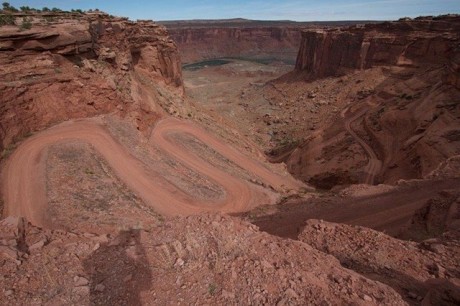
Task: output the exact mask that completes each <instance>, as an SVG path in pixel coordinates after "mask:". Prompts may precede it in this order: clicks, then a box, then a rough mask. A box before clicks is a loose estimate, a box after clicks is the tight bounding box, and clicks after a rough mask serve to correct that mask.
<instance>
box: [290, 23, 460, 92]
mask: <svg viewBox="0 0 460 306" xmlns="http://www.w3.org/2000/svg"><path fill="white" fill-rule="evenodd" d="M459 32H460V17H459V16H456V15H453V16H445V17H439V18H417V19H415V20H401V21H397V22H386V23H382V24H367V25H362V26H353V27H348V28H338V29H330V30H313V31H304V32H303V33H302V42H301V45H300V50H299V53H298V57H297V63H296V70H297V71H305V72H306V73H308V75H309V76H310V77H311V78H321V77H328V76H335V75H340V74H345V73H347V72H349V71H351V70H356V69H366V68H371V67H375V66H384V65H385V66H392V65H398V66H406V67H413V66H417V65H418V64H419V63H436V64H440V63H445V64H448V63H449V62H450V60H451V59H452V58H453V55H455V54H456V53H457V52H458V48H459V46H458V40H459V34H458V33H459ZM452 71H453V73H455V72H456V71H457V72H458V63H457V64H455V63H452ZM457 81H458V78H452V82H453V83H456V82H457Z"/></svg>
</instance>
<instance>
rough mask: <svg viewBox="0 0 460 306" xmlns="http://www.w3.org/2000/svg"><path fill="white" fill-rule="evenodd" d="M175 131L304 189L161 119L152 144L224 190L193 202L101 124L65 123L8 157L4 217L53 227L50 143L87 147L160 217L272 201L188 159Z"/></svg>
mask: <svg viewBox="0 0 460 306" xmlns="http://www.w3.org/2000/svg"><path fill="white" fill-rule="evenodd" d="M173 133H188V134H190V135H193V136H194V137H196V138H198V139H199V140H201V141H202V142H203V143H205V144H206V145H208V146H210V147H211V148H212V149H214V150H215V151H217V152H218V153H220V154H221V155H223V156H224V157H226V158H227V159H229V160H231V161H232V162H234V163H236V164H237V165H239V166H240V167H242V168H244V169H246V170H247V171H248V172H250V173H253V174H254V175H256V176H257V177H259V179H260V180H262V181H263V182H264V183H266V184H267V185H270V186H272V187H273V188H274V189H276V190H281V189H283V188H291V189H296V188H299V187H301V186H303V184H302V183H300V182H298V181H296V180H294V179H292V178H288V177H282V176H279V175H277V174H274V173H272V172H270V171H269V170H268V169H267V168H265V167H264V166H263V165H262V164H261V163H259V162H257V161H255V160H253V159H250V158H248V157H247V156H245V155H243V154H242V153H240V152H238V151H237V150H235V149H234V148H232V147H230V146H228V145H227V144H225V143H224V142H222V141H221V140H219V139H218V138H216V137H214V136H212V135H210V134H209V133H207V132H206V131H204V130H203V129H201V128H199V127H198V126H196V125H194V124H192V123H189V122H184V121H179V120H177V119H173V118H167V119H164V120H162V121H160V122H159V123H158V124H157V126H156V127H155V129H154V131H153V133H152V136H151V138H150V141H151V142H152V143H155V145H156V146H157V147H159V148H160V149H162V150H164V151H165V152H167V153H168V154H170V155H171V156H173V157H174V158H176V159H178V160H179V161H181V162H182V163H184V164H185V165H186V166H188V167H190V168H192V169H193V170H195V171H197V172H199V173H201V174H203V175H205V176H208V177H209V178H210V179H211V180H213V181H214V182H216V183H217V184H219V185H221V186H222V187H223V188H224V190H225V194H226V196H225V198H224V199H222V200H219V201H214V202H212V201H209V202H204V201H202V200H197V199H195V198H194V197H193V195H189V194H186V193H185V192H184V191H182V190H181V189H179V188H178V187H176V186H175V185H173V184H172V183H170V182H169V181H167V180H166V179H164V178H163V177H162V176H161V175H160V174H159V173H155V172H153V171H147V170H146V167H145V165H144V164H142V162H140V161H139V160H138V159H136V158H135V157H133V156H132V155H131V154H130V153H129V151H128V150H127V149H126V148H124V147H123V146H121V145H120V144H119V143H118V142H117V141H116V140H114V139H113V138H112V136H111V135H110V134H109V133H108V132H107V131H106V130H105V128H104V127H103V126H102V125H101V124H100V123H98V122H96V121H95V120H92V119H84V120H78V121H69V122H65V123H62V124H59V125H57V126H55V127H52V128H50V129H48V130H46V131H43V132H41V133H39V134H37V135H35V136H33V137H31V138H30V139H28V140H26V141H25V142H24V143H22V144H21V145H20V146H19V147H18V148H17V149H16V151H15V152H14V153H13V154H12V155H11V157H10V158H9V160H8V161H7V163H6V165H5V167H4V169H3V171H2V185H3V186H2V191H3V197H4V202H5V215H16V216H24V217H26V218H27V219H28V220H29V221H31V222H32V223H33V224H35V225H38V226H50V225H51V224H50V222H49V220H48V218H47V215H46V209H47V205H48V204H47V197H46V179H45V166H46V155H47V153H46V152H47V148H48V147H49V146H50V145H53V144H56V143H59V142H63V141H67V140H71V139H73V140H81V141H85V142H87V143H89V144H91V145H92V146H93V147H94V148H95V149H96V150H97V151H98V152H99V153H100V154H101V155H102V157H103V158H104V159H105V160H106V161H107V162H108V164H109V165H110V166H111V168H112V169H113V171H114V172H115V173H116V175H117V176H118V177H119V178H120V179H121V180H123V181H124V182H125V184H126V185H127V186H128V187H129V188H131V189H132V190H133V191H134V192H136V193H137V194H138V195H139V196H140V197H141V198H142V199H143V200H144V201H145V203H146V204H148V205H150V206H152V207H153V208H154V209H155V210H156V211H157V212H158V213H161V214H164V215H179V214H181V215H188V214H194V213H199V212H203V211H223V212H241V211H245V210H248V209H251V208H253V207H254V206H256V205H257V204H262V203H269V202H272V199H271V198H270V195H269V192H266V191H263V190H262V189H261V188H255V187H254V186H252V185H251V184H249V183H248V182H247V181H244V180H242V179H239V178H236V177H233V176H231V175H230V174H228V173H226V172H224V171H222V170H220V169H217V168H214V167H213V166H211V165H210V164H208V163H207V162H206V161H205V160H204V159H202V158H200V157H198V156H195V155H190V153H189V152H188V151H187V150H186V149H185V148H184V147H183V146H181V145H180V144H177V143H175V142H174V140H173V139H172V138H171V137H169V136H170V135H172V134H173Z"/></svg>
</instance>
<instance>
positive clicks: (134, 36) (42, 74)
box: [0, 14, 183, 149]
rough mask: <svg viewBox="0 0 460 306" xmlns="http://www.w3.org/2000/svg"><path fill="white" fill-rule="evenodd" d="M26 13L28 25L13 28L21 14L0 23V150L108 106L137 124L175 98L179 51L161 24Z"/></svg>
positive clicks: (179, 90)
mask: <svg viewBox="0 0 460 306" xmlns="http://www.w3.org/2000/svg"><path fill="white" fill-rule="evenodd" d="M74 17H75V16H74ZM30 18H31V20H32V28H31V29H29V30H21V29H20V23H21V21H22V18H17V20H16V23H17V25H14V26H3V27H0V92H1V95H0V149H4V148H5V147H7V146H9V145H10V144H12V143H14V142H16V141H17V140H19V139H21V138H22V137H23V136H26V135H27V134H29V133H30V132H33V131H36V130H40V129H43V128H45V127H47V126H49V125H51V124H55V123H57V122H60V121H64V120H68V119H71V118H80V117H87V116H94V115H97V114H103V113H108V112H113V111H116V112H119V113H120V114H121V115H123V116H129V117H130V118H132V120H133V122H135V123H136V124H137V126H138V127H139V129H145V128H147V127H148V126H150V125H151V123H152V122H154V121H155V120H156V119H157V118H158V117H159V116H161V113H162V112H163V109H168V108H170V107H171V106H170V104H171V101H172V100H173V99H176V98H177V99H179V100H180V99H181V96H182V91H183V87H182V72H181V64H180V58H179V54H178V52H177V48H176V45H175V43H174V42H173V41H172V40H171V39H170V38H169V37H168V35H167V32H166V30H165V28H164V27H163V26H160V25H158V24H155V23H153V22H147V21H146V22H138V23H134V22H130V21H128V20H126V19H121V18H117V19H116V18H109V17H108V16H97V15H96V16H91V15H80V16H79V17H77V18H76V19H75V18H70V16H68V15H55V16H46V17H45V16H42V15H38V14H36V15H31V16H30ZM170 111H171V112H173V111H174V110H170Z"/></svg>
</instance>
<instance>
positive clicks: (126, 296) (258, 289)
mask: <svg viewBox="0 0 460 306" xmlns="http://www.w3.org/2000/svg"><path fill="white" fill-rule="evenodd" d="M458 238H459V233H458V232H456V231H454V232H450V233H448V234H445V235H443V236H442V237H441V238H439V239H431V240H427V241H425V242H422V243H420V244H417V243H413V242H404V241H400V240H397V239H394V238H391V237H389V236H386V235H385V234H383V233H380V232H375V231H372V230H369V229H366V228H360V227H350V226H346V225H340V224H333V223H327V222H323V221H318V220H310V221H309V222H307V224H306V227H305V229H304V230H303V231H302V233H301V234H300V241H295V240H290V239H287V240H286V239H281V238H278V237H275V236H271V235H269V234H267V233H264V232H260V231H258V229H257V227H255V226H254V225H251V224H248V223H245V222H242V221H240V220H238V219H236V218H233V217H229V216H223V215H202V216H194V217H181V218H174V219H168V220H165V221H164V222H162V223H161V224H158V225H156V226H151V227H149V228H133V229H125V230H120V231H119V232H118V233H112V234H103V235H95V234H91V233H79V232H65V231H59V230H45V229H41V228H37V227H34V226H32V225H30V224H29V223H27V221H26V220H24V219H22V218H15V217H9V218H7V219H4V220H3V221H1V223H0V243H1V245H0V270H1V271H2V276H1V278H0V284H1V288H3V290H2V291H0V296H1V300H2V301H4V302H5V303H7V304H10V305H12V304H15V305H18V304H22V305H24V304H29V305H30V304H53V305H56V304H59V305H62V304H66V305H69V304H73V305H77V304H78V305H81V304H88V303H91V304H98V305H99V304H105V305H108V304H110V305H126V304H130V305H137V304H140V303H142V304H170V303H173V304H196V305H197V304H203V303H211V304H219V305H224V304H233V303H242V304H257V305H262V304H276V305H300V304H302V305H305V304H310V305H311V304H315V305H323V304H324V305H338V304H353V305H370V304H371V305H405V304H406V303H409V304H417V303H420V302H422V303H423V304H424V305H430V304H431V305H449V304H455V303H458V302H459V301H460V295H459V294H460V291H459V287H458V286H459V285H460V279H459V277H460V275H459V271H460V270H459V266H458V264H459V262H458V258H459V252H460V244H459V243H458V241H459V240H458ZM425 303H427V304H425Z"/></svg>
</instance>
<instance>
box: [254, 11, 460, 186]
mask: <svg viewBox="0 0 460 306" xmlns="http://www.w3.org/2000/svg"><path fill="white" fill-rule="evenodd" d="M459 27H460V17H459V16H457V15H449V16H441V17H436V18H432V17H430V18H428V17H427V18H417V19H415V20H401V21H397V22H391V23H381V24H372V25H366V26H353V27H347V28H340V29H335V30H322V31H306V32H304V33H303V40H302V43H301V48H300V51H299V54H298V58H297V65H296V71H294V72H292V73H290V74H288V75H286V76H283V77H281V78H280V79H278V80H277V81H275V82H273V83H272V84H270V86H266V87H265V89H264V95H265V96H266V97H267V98H268V99H269V100H271V102H270V103H271V104H273V105H283V106H282V107H280V113H279V114H276V115H277V116H276V117H277V122H280V123H281V124H276V123H275V124H273V120H271V123H272V125H273V127H271V129H272V133H273V134H275V137H273V139H274V140H276V142H277V144H278V146H279V148H276V146H275V150H273V151H272V153H273V155H274V156H278V157H280V158H281V159H284V160H285V161H286V162H287V163H288V166H289V169H290V171H291V172H292V173H293V174H295V175H296V176H297V177H299V178H302V179H303V180H304V181H309V182H311V183H313V184H315V185H316V186H319V187H322V188H331V187H332V186H334V185H337V184H349V183H356V182H366V183H369V182H371V183H378V182H384V183H395V182H397V181H398V180H399V179H411V178H422V177H425V176H428V175H430V173H431V172H432V171H434V170H436V169H437V167H438V166H439V165H440V164H441V163H442V162H444V161H446V160H447V159H449V158H450V157H453V156H456V155H458V154H460V143H459V140H460V139H459V137H458V135H459V130H460V122H459V118H460V113H459V112H460V108H459V104H458V101H459V97H460V88H459V86H458V78H459V76H460V74H459V70H458V69H459V68H458V67H459V63H458V60H459V56H460V49H459V41H460V38H459V35H458V33H459ZM344 46H346V47H344ZM254 95H255V94H254ZM250 98H251V97H250ZM280 103H282V104H280ZM299 109H300V111H299ZM274 115H275V114H274ZM274 115H272V117H275V116H274ZM284 122H287V123H288V124H283V123H284ZM289 122H296V124H297V128H295V127H294V128H293V127H292V125H290V124H289ZM305 130H307V131H308V132H307V133H305ZM277 144H276V143H275V145H277Z"/></svg>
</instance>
